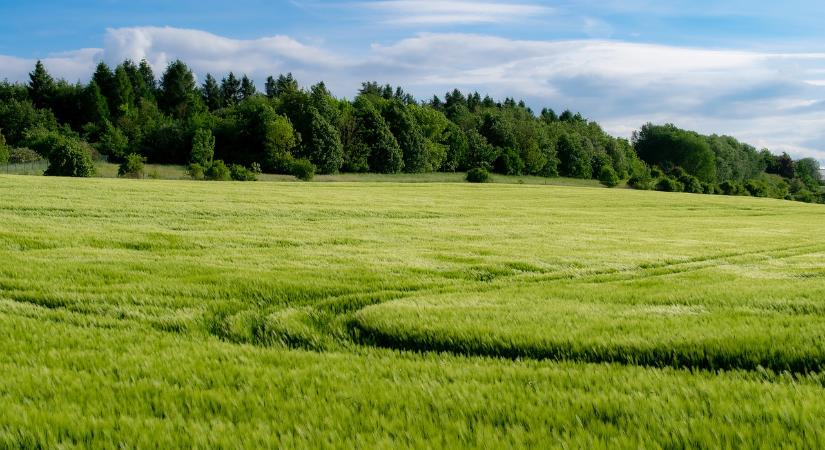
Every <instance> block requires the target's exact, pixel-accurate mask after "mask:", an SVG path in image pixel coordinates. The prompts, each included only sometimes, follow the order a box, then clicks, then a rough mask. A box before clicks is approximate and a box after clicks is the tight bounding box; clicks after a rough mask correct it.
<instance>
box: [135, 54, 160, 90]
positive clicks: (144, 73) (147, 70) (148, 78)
mask: <svg viewBox="0 0 825 450" xmlns="http://www.w3.org/2000/svg"><path fill="white" fill-rule="evenodd" d="M138 72H139V73H140V76H141V77H142V78H143V84H144V85H145V86H146V89H147V91H148V93H149V94H150V95H154V94H155V91H156V90H157V87H158V82H157V80H155V72H154V71H153V70H152V66H151V65H150V64H149V61H146V59H141V60H140V64H139V65H138Z"/></svg>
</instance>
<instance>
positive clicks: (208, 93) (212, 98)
mask: <svg viewBox="0 0 825 450" xmlns="http://www.w3.org/2000/svg"><path fill="white" fill-rule="evenodd" d="M201 98H202V99H203V103H204V104H205V105H206V107H207V108H209V110H210V111H215V110H217V109H221V107H222V106H223V97H222V95H221V88H220V86H218V82H217V80H215V77H213V76H212V74H209V73H207V74H206V79H205V80H204V82H203V86H202V87H201Z"/></svg>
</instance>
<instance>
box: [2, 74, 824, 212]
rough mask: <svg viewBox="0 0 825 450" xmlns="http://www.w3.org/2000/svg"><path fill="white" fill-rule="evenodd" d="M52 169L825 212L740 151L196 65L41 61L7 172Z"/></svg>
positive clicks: (732, 143)
mask: <svg viewBox="0 0 825 450" xmlns="http://www.w3.org/2000/svg"><path fill="white" fill-rule="evenodd" d="M39 159H45V160H47V161H48V169H47V170H46V175H59V176H91V175H93V174H94V172H95V163H94V162H95V161H96V160H100V159H105V160H107V161H109V162H115V163H119V164H121V166H120V174H121V175H123V176H138V175H139V174H140V173H141V171H142V167H143V163H144V162H151V163H157V164H176V165H185V166H187V167H188V173H189V174H190V176H191V177H192V178H194V179H208V180H238V181H245V180H255V179H256V177H257V174H259V173H262V172H263V173H283V174H291V175H294V176H296V177H297V178H299V179H304V180H308V179H311V178H312V177H313V176H314V174H316V173H317V174H332V173H339V172H351V173H362V172H374V173H399V172H405V173H424V172H437V171H442V172H468V181H484V180H486V179H487V177H488V176H489V173H490V172H492V173H496V174H504V175H537V176H544V177H557V176H563V177H572V178H583V179H598V180H599V181H600V182H601V183H602V184H604V185H605V186H608V187H614V186H618V185H621V184H622V183H625V184H626V185H627V186H629V187H632V188H636V189H655V190H660V191H670V192H689V193H704V194H724V195H749V196H755V197H773V198H782V199H789V200H797V201H804V202H825V194H823V188H822V185H821V184H822V177H821V172H820V168H819V163H818V161H817V160H815V159H813V158H804V159H800V160H794V159H793V158H791V157H790V156H789V155H788V154H787V153H782V154H779V155H777V154H774V153H772V152H771V151H770V150H768V149H759V150H758V149H756V148H755V147H753V146H751V145H748V144H746V143H743V142H740V141H738V140H737V139H735V138H733V137H730V136H718V135H711V136H705V135H700V134H698V133H695V132H692V131H688V130H683V129H680V128H678V127H676V126H674V125H672V124H664V125H658V124H652V123H648V124H645V125H643V126H642V127H641V128H640V130H638V131H637V132H635V133H634V134H633V137H632V139H631V140H627V139H622V138H615V137H612V136H610V135H609V134H607V133H606V132H605V131H604V130H603V129H602V128H601V127H600V126H599V124H598V123H596V122H595V121H591V120H588V119H586V118H585V117H583V116H582V115H581V114H580V113H573V112H571V111H569V110H565V111H563V112H561V113H556V111H554V110H553V109H551V108H543V109H542V110H541V111H540V112H536V111H534V110H532V109H531V108H530V107H528V106H527V105H526V104H525V103H524V102H523V101H516V100H515V99H513V98H506V99H505V100H504V101H503V102H501V101H497V100H494V99H492V98H491V97H490V96H484V97H482V96H481V94H479V93H478V92H472V93H463V92H461V91H459V90H457V89H456V90H453V91H452V92H448V93H447V94H446V95H444V97H443V98H442V97H439V96H433V97H432V98H431V99H428V100H424V101H419V100H417V99H415V98H414V97H413V96H412V95H410V94H408V93H406V92H405V91H404V89H403V88H401V87H393V86H391V85H381V84H379V83H377V82H365V83H363V84H362V86H361V88H360V90H359V91H358V94H357V95H356V96H355V98H354V99H346V98H338V97H335V96H334V95H333V94H332V93H331V92H330V91H329V90H328V89H327V87H326V86H325V85H324V83H323V82H320V83H317V84H315V85H312V86H311V87H309V88H308V89H306V88H303V87H302V86H301V85H300V84H299V82H298V80H296V79H295V78H294V77H293V76H292V74H286V75H283V74H282V75H279V76H277V77H274V76H270V77H268V78H267V79H266V81H265V84H264V90H263V91H262V92H259V91H258V88H257V87H256V84H255V82H254V81H253V80H251V79H250V78H249V77H247V76H246V75H241V76H240V77H238V76H237V75H236V74H234V73H233V72H230V73H228V74H226V75H225V76H222V77H221V80H220V81H218V79H217V78H215V77H214V76H213V75H211V74H208V75H206V76H205V77H204V79H203V81H202V83H200V84H199V83H198V81H197V80H196V77H195V75H194V74H193V72H192V71H191V70H190V69H189V67H188V66H187V65H186V64H185V63H184V62H182V61H180V60H176V61H173V62H172V63H170V64H169V65H168V66H167V67H166V68H165V70H164V72H163V73H162V74H161V75H160V77H159V78H157V77H156V75H155V73H154V71H153V68H152V66H151V65H150V64H149V63H148V62H147V61H145V60H142V61H140V62H139V63H135V62H134V61H130V60H126V61H124V62H123V63H121V64H119V65H117V66H116V67H114V69H113V68H111V67H110V66H108V65H107V64H106V63H104V62H101V63H99V64H98V66H97V68H96V70H95V72H94V74H92V76H91V78H90V80H89V81H88V83H80V82H77V83H74V84H73V83H70V82H67V81H66V80H63V79H60V80H55V79H54V77H52V76H51V75H50V74H49V72H48V70H47V68H46V67H45V66H44V65H43V64H42V63H41V62H40V61H38V62H37V64H36V66H35V68H34V69H33V71H32V72H31V73H30V80H29V82H28V83H10V82H8V81H4V82H2V83H0V164H3V163H22V162H28V161H33V160H39Z"/></svg>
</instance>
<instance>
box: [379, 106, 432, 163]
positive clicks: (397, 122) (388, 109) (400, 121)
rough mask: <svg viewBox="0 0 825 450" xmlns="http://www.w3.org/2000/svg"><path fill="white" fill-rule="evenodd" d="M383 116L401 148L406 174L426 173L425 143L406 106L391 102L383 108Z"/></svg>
mask: <svg viewBox="0 0 825 450" xmlns="http://www.w3.org/2000/svg"><path fill="white" fill-rule="evenodd" d="M383 116H384V119H385V120H386V122H387V126H388V127H389V129H390V132H391V133H392V134H393V136H394V137H395V139H396V141H397V142H398V145H399V147H400V148H401V153H402V155H403V160H404V165H403V166H404V171H405V172H407V173H421V172H424V171H426V169H427V165H428V160H427V146H426V141H425V138H424V135H423V133H422V132H421V128H420V127H419V126H418V123H417V122H416V120H415V118H414V117H413V116H412V114H411V113H410V112H409V111H408V109H407V108H406V106H404V104H403V103H401V102H400V101H398V100H395V101H391V102H389V103H388V104H387V105H386V106H385V107H384V110H383Z"/></svg>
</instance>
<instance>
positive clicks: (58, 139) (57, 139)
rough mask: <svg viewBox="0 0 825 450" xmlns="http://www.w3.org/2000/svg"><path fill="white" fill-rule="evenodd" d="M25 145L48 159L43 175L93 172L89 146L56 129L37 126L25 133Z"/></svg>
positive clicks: (70, 174)
mask: <svg viewBox="0 0 825 450" xmlns="http://www.w3.org/2000/svg"><path fill="white" fill-rule="evenodd" d="M25 142H26V145H27V146H28V147H31V148H33V149H34V150H35V151H36V152H37V153H39V154H41V155H43V156H45V157H46V158H47V159H48V160H49V167H48V168H47V169H46V172H45V173H44V175H50V176H59V177H90V176H92V175H94V174H95V166H94V163H93V162H92V157H91V151H92V149H91V147H90V146H89V144H87V143H86V142H84V141H81V140H80V139H77V138H75V137H72V136H65V135H63V134H61V133H59V132H57V131H50V130H45V129H42V128H38V129H35V130H30V131H28V132H27V133H26V141H25Z"/></svg>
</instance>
